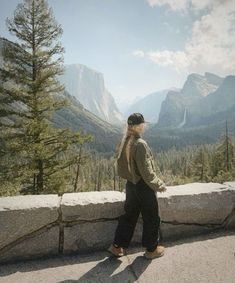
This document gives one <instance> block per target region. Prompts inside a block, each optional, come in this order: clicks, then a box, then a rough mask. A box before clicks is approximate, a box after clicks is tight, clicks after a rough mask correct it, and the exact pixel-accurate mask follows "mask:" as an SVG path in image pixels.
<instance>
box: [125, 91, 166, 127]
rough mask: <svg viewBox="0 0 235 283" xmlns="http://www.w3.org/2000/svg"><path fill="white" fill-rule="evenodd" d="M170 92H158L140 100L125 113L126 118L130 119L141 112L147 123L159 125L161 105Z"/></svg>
mask: <svg viewBox="0 0 235 283" xmlns="http://www.w3.org/2000/svg"><path fill="white" fill-rule="evenodd" d="M168 92H169V89H166V90H162V91H156V92H153V93H150V94H148V95H146V96H145V97H143V98H140V99H138V100H137V101H136V102H134V103H133V104H131V106H129V108H128V109H127V110H126V111H125V112H124V114H125V117H128V116H129V115H130V114H131V113H133V112H140V113H142V114H143V116H144V117H145V119H146V120H147V121H150V122H151V123H157V121H158V117H159V113H160V109H161V104H162V102H163V101H164V100H165V98H166V95H167V93H168Z"/></svg>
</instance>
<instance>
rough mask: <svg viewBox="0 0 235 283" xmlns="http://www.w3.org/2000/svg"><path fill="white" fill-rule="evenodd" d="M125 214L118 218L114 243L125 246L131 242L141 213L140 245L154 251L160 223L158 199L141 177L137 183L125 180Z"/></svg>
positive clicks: (157, 240) (158, 237) (158, 238)
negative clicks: (141, 230)
mask: <svg viewBox="0 0 235 283" xmlns="http://www.w3.org/2000/svg"><path fill="white" fill-rule="evenodd" d="M124 210H125V214H123V215H121V216H120V217H119V220H118V226H117V229H116V231H115V237H114V242H113V243H114V244H116V245H118V246H120V247H123V248H127V247H128V246H129V244H130V242H131V239H132V236H133V233H134V230H135V226H136V223H137V220H138V217H139V214H140V213H141V214H142V218H143V232H142V246H143V247H146V249H147V250H148V251H150V252H151V251H154V250H155V248H156V247H157V245H158V243H159V240H160V237H161V235H160V223H161V219H160V216H159V207H158V200H157V196H156V194H155V192H154V191H153V190H152V189H151V188H150V187H149V186H148V185H147V184H146V183H145V182H144V180H143V179H142V178H141V179H140V181H139V182H138V183H137V184H133V183H132V182H130V181H128V180H127V182H126V200H125V204H124Z"/></svg>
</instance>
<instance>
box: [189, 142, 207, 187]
mask: <svg viewBox="0 0 235 283" xmlns="http://www.w3.org/2000/svg"><path fill="white" fill-rule="evenodd" d="M191 168H192V173H193V175H194V176H196V177H197V179H198V180H199V181H201V182H203V181H208V180H209V174H210V166H209V156H208V152H207V150H206V148H205V146H200V148H199V149H198V151H197V153H196V155H195V157H194V159H193V161H192V166H191Z"/></svg>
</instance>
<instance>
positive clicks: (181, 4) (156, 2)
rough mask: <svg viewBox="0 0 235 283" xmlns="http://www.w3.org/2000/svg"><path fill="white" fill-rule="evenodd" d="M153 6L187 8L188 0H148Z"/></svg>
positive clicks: (174, 8) (176, 8)
mask: <svg viewBox="0 0 235 283" xmlns="http://www.w3.org/2000/svg"><path fill="white" fill-rule="evenodd" d="M148 3H149V5H150V6H151V7H154V6H164V5H168V6H169V7H170V8H171V9H172V10H185V9H186V8H187V5H188V0H148Z"/></svg>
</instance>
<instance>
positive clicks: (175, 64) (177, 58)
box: [146, 50, 190, 71]
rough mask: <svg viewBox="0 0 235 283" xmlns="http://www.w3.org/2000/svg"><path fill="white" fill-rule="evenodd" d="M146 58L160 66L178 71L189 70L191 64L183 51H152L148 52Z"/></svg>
mask: <svg viewBox="0 0 235 283" xmlns="http://www.w3.org/2000/svg"><path fill="white" fill-rule="evenodd" d="M146 56H147V57H148V58H149V59H150V60H152V61H153V62H155V63H156V64H158V65H160V66H163V67H172V68H174V69H175V70H177V71H180V70H182V69H185V68H188V67H189V64H190V62H189V60H188V58H187V56H186V54H185V52H182V51H176V52H174V51H170V50H164V51H151V52H147V53H146Z"/></svg>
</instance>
